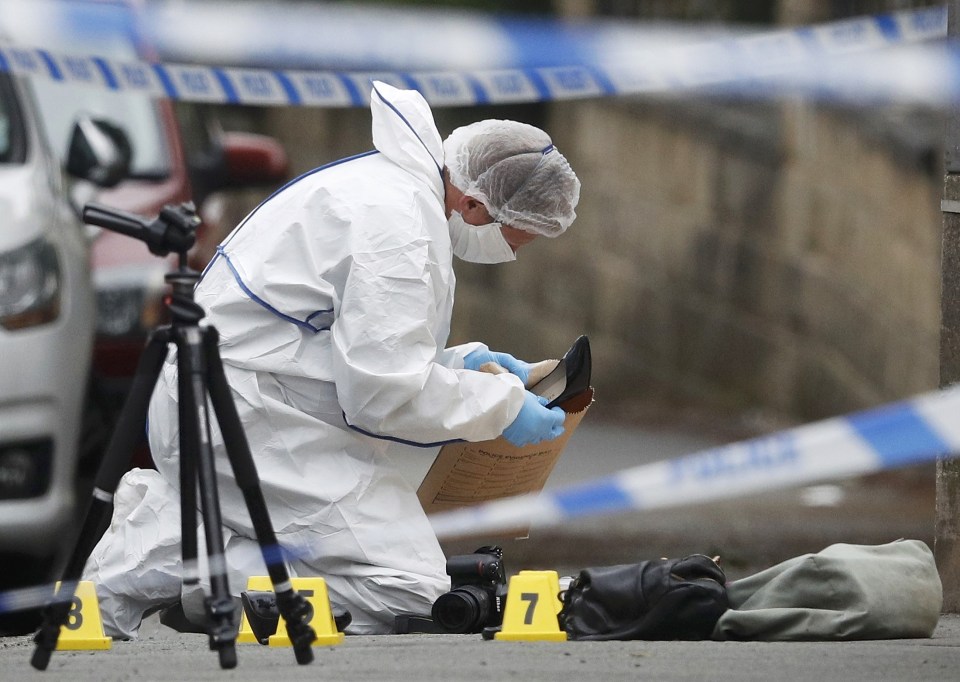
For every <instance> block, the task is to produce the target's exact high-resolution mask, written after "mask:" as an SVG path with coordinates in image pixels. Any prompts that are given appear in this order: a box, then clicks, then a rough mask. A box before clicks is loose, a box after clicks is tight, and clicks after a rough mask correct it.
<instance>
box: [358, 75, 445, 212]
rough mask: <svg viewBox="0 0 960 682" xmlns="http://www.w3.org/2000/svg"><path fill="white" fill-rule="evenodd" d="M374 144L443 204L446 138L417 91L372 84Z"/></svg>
mask: <svg viewBox="0 0 960 682" xmlns="http://www.w3.org/2000/svg"><path fill="white" fill-rule="evenodd" d="M370 112H371V114H372V116H373V145H374V146H375V147H376V148H377V150H378V151H379V152H380V153H382V154H383V155H384V156H386V157H387V158H388V159H390V160H391V161H393V162H394V163H396V164H397V165H399V166H400V167H401V168H404V169H406V170H408V171H410V172H411V173H412V174H414V175H416V176H417V177H419V178H422V179H423V180H425V181H426V182H427V183H428V184H429V185H430V189H431V190H432V191H433V193H434V194H435V195H436V197H437V199H438V200H440V201H441V202H442V201H443V194H444V193H443V139H442V138H441V137H440V133H439V132H438V131H437V125H436V123H435V122H434V120H433V113H432V112H431V111H430V105H429V104H427V101H426V100H425V99H424V98H423V95H421V94H420V93H419V92H417V91H416V90H400V89H398V88H395V87H393V86H392V85H387V84H386V83H383V82H381V81H373V89H372V90H371V92H370Z"/></svg>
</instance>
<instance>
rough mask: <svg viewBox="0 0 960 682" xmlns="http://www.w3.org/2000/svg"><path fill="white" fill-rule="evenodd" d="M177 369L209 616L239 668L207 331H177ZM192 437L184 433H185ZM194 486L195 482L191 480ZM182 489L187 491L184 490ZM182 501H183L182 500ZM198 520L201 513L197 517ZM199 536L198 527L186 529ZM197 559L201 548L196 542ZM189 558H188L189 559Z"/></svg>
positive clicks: (217, 646)
mask: <svg viewBox="0 0 960 682" xmlns="http://www.w3.org/2000/svg"><path fill="white" fill-rule="evenodd" d="M177 351H178V354H177V362H178V370H179V372H180V373H181V374H182V375H183V376H184V380H183V381H182V382H181V383H180V385H179V386H180V388H183V389H186V390H184V391H183V392H182V393H181V394H180V405H181V407H180V414H181V416H182V421H181V423H180V429H181V432H182V434H181V441H180V442H181V449H180V460H181V476H182V477H183V476H184V474H183V473H182V472H183V471H184V469H183V462H184V461H185V460H192V461H193V462H194V463H195V464H194V465H190V464H188V465H187V466H195V471H196V474H197V482H198V483H199V492H200V513H201V514H202V517H203V528H204V539H205V540H206V544H207V562H208V568H209V571H210V591H211V594H210V595H209V596H208V597H207V599H206V607H207V615H208V616H209V617H210V625H209V630H208V633H209V636H210V648H211V649H212V650H215V651H217V653H218V654H219V657H220V667H222V668H234V667H236V665H237V653H236V646H235V644H236V638H237V628H236V626H235V622H234V604H233V599H232V598H231V597H230V586H229V583H228V581H227V562H226V558H225V556H224V550H223V535H222V528H223V522H222V517H221V514H220V499H219V495H218V494H217V475H216V466H215V463H214V458H213V447H212V444H211V436H210V415H209V412H208V409H207V388H206V387H207V381H206V379H207V366H206V365H207V363H206V362H205V358H204V348H203V332H202V331H201V330H200V328H199V327H196V326H188V327H184V328H182V329H179V330H178V334H177ZM184 432H185V433H186V434H187V436H186V437H184V436H183V433H184ZM186 483H187V486H188V488H189V489H190V490H193V482H192V481H186ZM181 492H183V491H181ZM181 505H183V500H182V498H181ZM181 514H182V515H183V517H184V518H186V517H188V516H189V515H195V514H196V509H195V507H191V509H189V510H188V509H186V508H184V507H182V508H181ZM193 518H194V519H196V516H193ZM191 533H192V534H193V536H194V537H195V535H196V527H195V526H194V528H192V529H190V530H189V531H188V532H186V529H185V534H184V537H185V538H186V537H187V535H189V534H191ZM193 553H194V556H193V557H192V558H193V559H194V560H195V559H196V547H195V545H194V552H193ZM185 559H186V557H185Z"/></svg>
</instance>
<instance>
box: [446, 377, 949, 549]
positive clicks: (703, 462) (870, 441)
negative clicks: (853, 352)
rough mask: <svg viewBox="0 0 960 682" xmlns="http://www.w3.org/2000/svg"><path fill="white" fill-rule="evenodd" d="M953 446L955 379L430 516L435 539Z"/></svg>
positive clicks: (908, 460)
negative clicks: (897, 398)
mask: <svg viewBox="0 0 960 682" xmlns="http://www.w3.org/2000/svg"><path fill="white" fill-rule="evenodd" d="M953 453H960V386H957V387H954V388H950V389H946V390H943V391H938V392H933V393H927V394H924V395H921V396H919V397H917V398H915V399H912V400H909V401H904V402H899V403H893V404H889V405H885V406H883V407H879V408H876V409H873V410H867V411H864V412H859V413H856V414H852V415H849V416H845V417H836V418H833V419H827V420H825V421H821V422H817V423H813V424H808V425H806V426H801V427H798V428H795V429H791V430H787V431H781V432H779V433H775V434H773V435H770V436H766V437H762V438H756V439H753V440H748V441H744V442H740V443H734V444H731V445H725V446H722V447H717V448H711V449H709V450H705V451H703V452H700V453H696V454H692V455H689V456H686V457H680V458H677V459H672V460H668V461H664V462H657V463H654V464H647V465H643V466H638V467H635V468H632V469H626V470H624V471H621V472H619V473H617V474H614V475H612V476H608V477H605V478H601V479H597V480H594V481H589V482H585V483H580V484H577V485H571V486H567V487H564V488H560V489H557V490H553V491H546V492H544V493H542V494H540V495H524V496H519V497H514V498H508V499H504V500H498V501H495V502H490V503H486V504H483V505H478V506H475V507H467V508H463V509H457V510H453V511H449V512H443V513H439V514H434V515H432V516H431V517H430V522H431V523H432V524H433V528H434V530H435V531H436V533H437V536H438V537H440V538H451V537H458V536H466V535H475V534H478V533H492V532H496V531H503V530H510V529H514V528H517V527H519V526H525V525H527V524H530V525H533V526H537V527H548V526H555V525H558V524H561V523H565V522H568V521H570V520H572V519H577V518H580V517H587V516H593V515H600V514H614V513H622V512H627V511H642V510H647V509H657V508H665V507H675V506H681V505H689V504H695V503H700V502H707V501H712V500H719V499H726V498H733V497H739V496H742V495H746V494H748V493H757V492H765V491H771V490H776V489H780V488H789V487H796V486H800V485H805V484H808V483H812V482H815V481H824V480H834V479H839V478H848V477H852V476H860V475H865V474H869V473H873V472H876V471H881V470H885V469H893V468H897V467H903V466H907V465H911V464H919V463H922V462H929V461H933V460H936V459H937V458H938V457H941V456H949V455H951V454H953Z"/></svg>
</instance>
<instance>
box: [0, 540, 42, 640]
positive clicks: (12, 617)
mask: <svg viewBox="0 0 960 682" xmlns="http://www.w3.org/2000/svg"><path fill="white" fill-rule="evenodd" d="M0 566H3V571H2V572H0V592H6V591H7V590H16V589H19V588H23V587H34V586H37V585H47V584H49V582H50V579H51V576H52V575H53V572H54V559H53V558H52V557H48V558H37V557H30V556H24V555H22V554H15V553H0ZM42 620H43V605H38V606H37V607H36V608H31V609H25V610H22V611H10V612H8V613H0V637H9V636H16V635H28V634H31V633H33V632H36V630H37V628H39V627H40V622H41V621H42Z"/></svg>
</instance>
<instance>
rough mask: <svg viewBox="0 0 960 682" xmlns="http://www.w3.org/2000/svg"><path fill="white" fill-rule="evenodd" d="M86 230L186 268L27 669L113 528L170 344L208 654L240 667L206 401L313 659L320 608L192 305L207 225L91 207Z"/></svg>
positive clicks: (188, 213) (182, 208)
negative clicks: (193, 253) (278, 521)
mask: <svg viewBox="0 0 960 682" xmlns="http://www.w3.org/2000/svg"><path fill="white" fill-rule="evenodd" d="M83 218H84V221H85V222H87V223H89V224H91V225H97V226H100V227H105V228H107V229H109V230H113V231H115V232H120V233H122V234H125V235H129V236H131V237H136V238H137V239H140V240H142V241H144V242H146V244H147V246H148V247H149V249H150V251H151V252H152V253H154V254H156V255H158V256H167V255H169V254H170V253H177V254H178V256H179V267H178V268H177V269H176V270H174V271H173V272H170V273H168V274H167V275H166V281H167V282H169V283H170V285H171V288H172V293H171V295H169V296H168V297H167V298H166V305H167V307H168V308H169V309H170V313H171V323H170V324H169V325H166V326H162V327H159V328H157V329H156V330H154V331H153V332H152V333H151V335H150V337H149V339H148V341H147V345H146V349H145V350H144V353H143V355H142V356H141V358H140V362H139V364H138V365H137V371H136V374H135V375H134V379H133V385H132V387H131V389H130V394H129V396H128V397H127V399H126V402H125V403H124V406H123V409H122V411H121V412H120V416H119V419H118V422H117V425H116V428H115V430H114V431H113V435H112V437H111V439H110V443H109V445H108V446H107V449H106V452H105V454H104V458H103V462H102V463H101V464H100V468H99V470H98V471H97V476H96V479H95V482H94V488H93V494H92V499H91V501H90V506H89V508H88V510H87V515H86V517H85V519H84V524H83V527H82V529H81V531H80V535H79V538H78V540H77V542H76V545H75V546H74V550H73V554H72V555H71V557H70V559H69V561H68V563H67V565H66V567H65V569H64V571H63V579H62V582H61V587H60V590H59V592H58V593H57V594H56V596H55V597H54V598H53V600H52V601H51V602H50V604H49V605H48V606H47V607H46V609H45V611H44V618H43V623H42V624H41V626H40V629H39V630H38V631H37V633H36V635H35V636H34V642H36V648H35V650H34V653H33V657H32V658H31V661H30V664H31V665H32V666H33V667H34V668H36V669H37V670H45V669H46V667H47V665H48V664H49V662H50V655H51V653H52V652H53V650H54V649H55V648H56V646H57V640H58V638H59V636H60V627H61V626H62V625H64V624H66V622H67V619H68V616H69V611H70V608H71V603H72V600H73V596H74V593H75V592H76V588H77V583H78V581H79V580H80V578H81V575H82V573H83V567H84V564H86V561H87V559H88V558H89V556H90V553H91V552H92V551H93V548H94V547H95V546H96V544H97V542H98V541H99V540H100V537H101V536H102V535H103V533H104V531H105V530H106V528H107V525H108V524H109V523H110V517H111V515H112V513H113V496H114V493H115V492H116V489H117V485H118V484H119V483H120V478H121V477H122V476H123V474H124V472H125V471H126V470H127V466H128V465H129V462H130V457H131V454H132V453H133V451H134V448H135V447H136V444H137V442H138V440H139V438H140V437H141V434H142V433H143V428H144V424H145V423H146V416H147V409H148V407H149V404H150V397H151V395H152V394H153V389H154V386H155V384H156V382H157V379H158V377H159V375H160V370H161V368H162V366H163V362H164V359H165V358H166V355H167V350H168V345H169V344H175V345H176V347H177V369H178V372H179V376H178V386H177V390H178V395H179V420H180V513H181V543H182V549H181V552H182V557H183V577H182V579H183V583H184V584H185V585H196V584H198V583H199V581H200V576H199V573H198V569H197V523H196V522H197V495H198V492H199V498H200V500H199V501H200V513H201V515H202V519H203V526H204V539H205V540H206V547H207V557H208V565H209V567H210V588H211V594H210V595H208V596H207V597H206V599H205V601H204V604H205V607H206V613H207V617H208V621H209V623H208V629H207V631H208V635H209V638H210V648H211V649H212V650H216V651H217V653H218V654H219V658H220V666H221V667H222V668H234V667H236V665H237V652H236V637H237V627H236V622H235V620H234V618H235V608H234V603H233V600H232V599H231V597H230V588H229V585H228V583H227V573H226V561H225V559H224V549H223V535H222V530H221V527H222V521H221V514H220V501H219V497H218V495H217V484H216V470H215V466H214V457H213V449H212V446H211V431H210V418H209V417H210V415H209V409H208V407H207V400H206V398H207V396H208V395H209V397H210V402H211V403H212V405H213V409H214V412H215V414H216V419H217V422H218V423H219V425H220V428H221V432H222V434H223V441H224V445H225V447H226V450H227V455H228V457H229V460H230V465H231V467H232V468H233V473H234V476H235V478H236V480H237V484H238V485H239V487H240V490H241V492H242V493H243V498H244V501H245V502H246V505H247V509H248V511H249V513H250V519H251V521H252V523H253V528H254V531H255V533H256V536H257V541H258V543H259V544H260V550H261V553H262V554H263V559H264V562H265V563H266V565H267V572H268V574H269V575H270V580H271V582H272V583H273V588H274V591H275V593H276V596H277V608H278V610H279V611H280V615H281V616H283V618H284V620H285V621H286V625H287V634H288V635H289V637H290V641H291V642H292V644H293V650H294V654H295V656H296V659H297V663H300V664H306V663H310V662H311V661H312V660H313V650H312V649H311V648H310V645H311V643H312V642H313V640H314V639H315V638H316V634H315V632H314V630H313V628H312V627H310V625H309V623H310V619H311V617H312V615H313V608H312V606H311V605H310V603H309V602H308V601H307V600H306V599H304V597H303V596H302V595H300V594H298V593H297V592H296V591H295V590H294V589H293V586H292V584H291V582H290V574H289V572H288V571H287V568H286V565H285V564H284V563H283V557H282V555H281V552H280V548H279V545H278V543H277V536H276V533H275V532H274V530H273V525H272V523H271V522H270V517H269V514H268V513H267V505H266V501H265V500H264V498H263V492H262V490H261V489H260V478H259V476H258V475H257V470H256V467H255V465H254V462H253V456H252V454H251V453H250V447H249V445H248V443H247V439H246V436H245V434H244V432H243V427H242V425H241V423H240V418H239V415H238V414H237V408H236V406H235V405H234V403H233V398H232V396H231V395H230V388H229V386H228V384H227V379H226V375H225V374H224V371H223V365H222V364H221V360H220V352H219V350H218V347H217V342H218V335H217V332H216V330H215V329H214V328H213V327H211V326H203V327H201V326H200V324H199V322H200V320H201V319H202V318H203V316H204V311H203V308H202V307H201V306H200V305H199V304H197V303H196V302H195V300H194V295H193V289H194V286H195V285H196V283H197V281H198V280H199V277H200V276H199V274H198V273H197V272H196V271H194V270H191V269H190V268H189V267H188V266H187V251H188V250H189V249H190V247H192V246H193V244H194V242H195V241H196V236H195V232H196V229H197V227H198V226H199V224H200V219H199V218H198V217H197V214H196V212H195V210H194V207H193V205H192V204H190V203H187V204H181V205H179V206H165V207H164V208H163V210H162V211H161V212H160V215H159V216H158V217H157V218H156V220H153V221H148V220H144V219H142V218H140V217H139V216H136V215H133V214H129V213H124V212H120V211H115V210H113V209H110V208H107V207H105V206H101V205H97V204H87V205H86V206H85V207H84V210H83Z"/></svg>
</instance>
